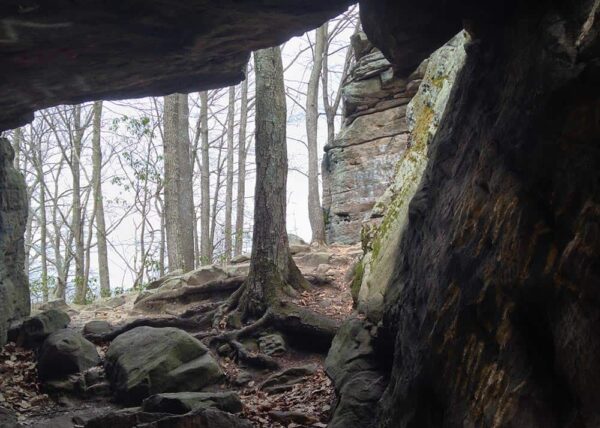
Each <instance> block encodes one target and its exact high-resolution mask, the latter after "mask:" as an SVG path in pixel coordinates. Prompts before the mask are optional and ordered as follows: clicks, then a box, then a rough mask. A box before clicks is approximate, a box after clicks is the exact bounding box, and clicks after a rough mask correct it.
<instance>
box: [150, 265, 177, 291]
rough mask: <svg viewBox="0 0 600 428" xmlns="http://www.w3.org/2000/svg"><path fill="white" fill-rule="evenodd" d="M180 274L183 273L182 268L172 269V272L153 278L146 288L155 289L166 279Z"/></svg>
mask: <svg viewBox="0 0 600 428" xmlns="http://www.w3.org/2000/svg"><path fill="white" fill-rule="evenodd" d="M181 275H183V270H181V269H177V270H174V271H173V272H169V273H168V274H166V275H165V276H161V277H160V278H158V279H155V280H154V281H151V282H150V283H149V284H148V285H147V286H146V290H156V289H157V288H159V287H160V286H161V285H163V284H164V282H165V281H167V280H169V279H173V278H176V277H179V276H181Z"/></svg>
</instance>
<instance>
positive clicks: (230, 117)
mask: <svg viewBox="0 0 600 428" xmlns="http://www.w3.org/2000/svg"><path fill="white" fill-rule="evenodd" d="M227 111H228V113H227V179H226V184H225V257H224V258H225V261H229V260H231V250H232V230H231V223H232V212H233V132H234V125H235V123H234V122H235V87H234V86H231V87H230V88H229V103H228V110H227Z"/></svg>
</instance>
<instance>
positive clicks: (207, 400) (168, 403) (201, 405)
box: [142, 392, 243, 415]
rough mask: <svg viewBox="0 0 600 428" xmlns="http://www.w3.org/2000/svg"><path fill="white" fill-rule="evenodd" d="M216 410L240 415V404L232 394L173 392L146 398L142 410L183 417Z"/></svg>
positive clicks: (236, 396)
mask: <svg viewBox="0 0 600 428" xmlns="http://www.w3.org/2000/svg"><path fill="white" fill-rule="evenodd" d="M209 408H213V409H218V410H222V411H224V412H229V413H240V412H241V411H242V409H243V405H242V402H241V400H240V398H239V397H238V395H237V394H235V393H233V392H175V393H166V394H156V395H152V396H150V397H148V398H146V399H145V400H144V401H143V403H142V410H143V411H145V412H149V413H172V414H176V415H183V414H184V413H188V412H191V411H195V410H199V409H209Z"/></svg>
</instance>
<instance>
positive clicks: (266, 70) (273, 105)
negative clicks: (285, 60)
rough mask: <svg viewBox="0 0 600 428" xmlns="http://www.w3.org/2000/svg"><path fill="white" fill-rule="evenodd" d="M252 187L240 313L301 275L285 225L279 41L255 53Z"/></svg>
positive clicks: (250, 311)
mask: <svg viewBox="0 0 600 428" xmlns="http://www.w3.org/2000/svg"><path fill="white" fill-rule="evenodd" d="M254 62H255V71H256V131H255V132H256V189H255V193H254V198H255V203H254V233H253V241H252V258H251V263H250V273H249V275H248V279H247V280H246V282H245V286H244V292H243V295H242V296H241V300H240V309H241V311H242V313H243V315H244V317H246V318H247V317H259V316H262V315H263V314H264V313H265V311H266V310H267V309H268V308H269V306H270V305H273V304H275V303H276V302H277V301H278V297H279V295H280V293H282V292H283V290H284V287H286V286H292V287H294V288H299V287H302V286H304V285H305V284H306V283H305V279H304V278H303V277H302V274H301V273H300V270H299V269H298V267H297V266H296V264H295V263H294V260H293V259H292V256H291V253H290V249H289V242H288V236H287V230H286V185H287V166H288V164H287V142H286V120H287V113H286V105H285V103H286V98H285V89H284V82H283V64H282V61H281V50H280V48H279V47H275V48H270V49H263V50H260V51H257V52H255V53H254Z"/></svg>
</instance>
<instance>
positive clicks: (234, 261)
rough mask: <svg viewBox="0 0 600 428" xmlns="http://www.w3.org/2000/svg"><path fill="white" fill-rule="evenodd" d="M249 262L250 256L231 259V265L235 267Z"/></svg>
mask: <svg viewBox="0 0 600 428" xmlns="http://www.w3.org/2000/svg"><path fill="white" fill-rule="evenodd" d="M249 260H250V254H240V255H239V256H235V257H234V258H232V259H231V264H234V265H237V264H240V263H244V262H247V261H249Z"/></svg>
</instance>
